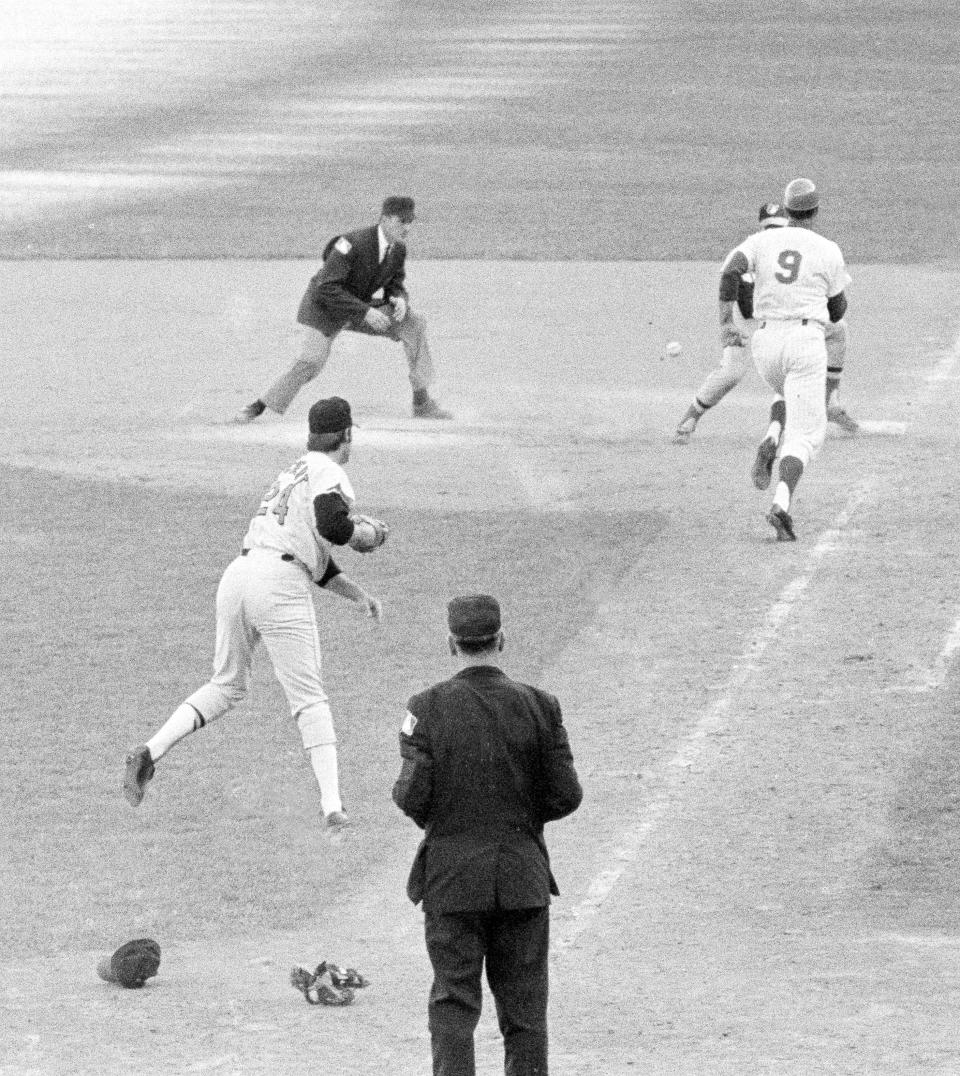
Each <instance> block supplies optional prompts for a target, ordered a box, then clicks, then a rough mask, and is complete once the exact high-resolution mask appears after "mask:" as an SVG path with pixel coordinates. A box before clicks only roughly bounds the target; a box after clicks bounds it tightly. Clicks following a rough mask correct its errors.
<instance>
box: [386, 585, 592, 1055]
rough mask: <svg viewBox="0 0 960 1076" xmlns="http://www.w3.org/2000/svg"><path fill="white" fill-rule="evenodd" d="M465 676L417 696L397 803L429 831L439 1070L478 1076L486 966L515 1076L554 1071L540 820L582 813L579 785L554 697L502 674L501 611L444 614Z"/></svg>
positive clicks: (417, 889)
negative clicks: (475, 1037) (549, 1062)
mask: <svg viewBox="0 0 960 1076" xmlns="http://www.w3.org/2000/svg"><path fill="white" fill-rule="evenodd" d="M447 613H448V624H449V628H450V636H449V647H450V653H451V654H452V655H453V656H454V657H455V658H456V659H457V661H458V663H459V665H460V671H459V672H458V673H457V674H456V675H455V676H453V677H451V678H450V679H449V680H444V681H442V682H441V683H439V684H435V685H434V686H433V687H431V688H428V689H427V690H426V691H423V692H421V693H420V694H418V695H414V697H413V698H412V699H411V700H410V702H409V704H408V710H407V715H406V717H405V719H404V723H403V728H402V730H401V732H400V754H401V757H402V759H403V764H402V768H401V771H400V776H399V778H398V779H397V781H396V784H395V785H394V786H393V799H394V802H395V803H396V804H397V806H398V807H399V808H400V809H401V810H402V811H403V812H404V813H405V814H407V815H409V816H410V817H411V818H412V819H413V820H414V822H416V823H417V825H418V826H420V827H421V829H424V830H426V833H425V835H424V838H423V840H422V841H421V843H420V847H419V849H418V850H417V854H416V858H415V860H414V863H413V868H412V870H411V872H410V879H409V882H408V884H407V892H408V894H409V896H410V899H411V900H412V901H413V902H414V903H415V904H416V903H419V902H420V901H423V910H424V915H425V920H424V929H425V934H426V943H427V952H428V954H429V956H430V962H431V964H432V965H433V973H434V981H433V987H432V989H431V991H430V1002H429V1023H430V1037H431V1042H432V1046H433V1072H434V1076H473V1074H474V1072H475V1064H474V1043H473V1035H474V1031H475V1029H476V1026H477V1022H478V1020H479V1018H480V1006H481V997H482V991H481V974H482V972H483V967H484V963H485V964H486V971H487V981H488V982H489V984H490V989H491V991H492V993H493V996H494V1000H495V1002H496V1006H497V1018H498V1021H499V1024H500V1030H501V1032H502V1034H503V1042H504V1059H505V1064H504V1069H505V1072H506V1073H507V1076H534V1074H536V1076H546V1073H547V959H548V949H549V913H550V909H549V905H550V895H551V894H557V893H558V892H559V891H558V889H557V884H556V882H555V881H554V878H553V874H552V872H551V870H550V861H549V857H548V855H547V847H546V844H545V843H544V839H543V826H544V823H545V822H550V821H552V820H554V819H557V818H563V817H564V815H568V814H570V813H571V812H572V811H575V810H576V808H577V807H578V806H579V804H580V800H581V798H582V795H583V793H582V790H581V788H580V782H579V780H578V779H577V773H576V770H575V769H574V766H573V756H572V754H571V752H570V745H569V743H568V741H567V733H566V730H565V729H564V727H563V722H562V719H561V715H560V706H559V704H558V702H557V700H556V699H555V698H554V697H553V696H552V695H549V694H547V692H545V691H541V690H539V689H538V688H535V687H531V686H529V685H528V684H521V683H518V682H517V681H515V680H511V679H510V677H508V676H507V675H506V673H504V672H503V670H502V669H501V668H500V665H499V655H500V652H501V651H502V650H503V631H502V630H501V627H500V607H499V605H498V603H497V601H496V599H495V598H493V597H490V596H489V595H486V594H478V595H471V596H468V597H459V598H454V599H453V600H452V601H451V602H450V603H449V606H448V608H447Z"/></svg>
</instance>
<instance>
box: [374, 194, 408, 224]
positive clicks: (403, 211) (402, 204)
mask: <svg viewBox="0 0 960 1076" xmlns="http://www.w3.org/2000/svg"><path fill="white" fill-rule="evenodd" d="M380 212H381V213H382V214H383V216H385V217H399V218H400V219H401V220H402V221H403V223H404V224H409V223H410V222H411V221H413V220H415V219H416V218H415V217H414V215H413V199H412V198H410V197H408V196H407V195H406V194H391V195H388V196H387V197H386V198H384V200H383V205H382V206H381V208H380Z"/></svg>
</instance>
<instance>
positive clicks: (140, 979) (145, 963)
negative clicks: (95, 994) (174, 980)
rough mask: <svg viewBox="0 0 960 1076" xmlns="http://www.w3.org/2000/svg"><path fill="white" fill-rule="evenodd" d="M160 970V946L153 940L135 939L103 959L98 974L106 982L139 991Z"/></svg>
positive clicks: (98, 967) (98, 966)
mask: <svg viewBox="0 0 960 1076" xmlns="http://www.w3.org/2000/svg"><path fill="white" fill-rule="evenodd" d="M159 968H160V946H159V945H158V944H157V943H156V942H155V941H154V940H153V938H134V940H133V941H128V942H124V943H123V945H121V946H120V948H119V949H117V951H116V952H115V953H113V954H112V955H110V956H105V957H101V959H100V962H99V963H98V964H97V974H98V975H99V976H100V978H101V979H103V980H104V982H108V983H119V984H120V985H121V986H125V987H127V988H129V989H138V988H139V987H141V986H143V984H144V983H145V982H146V981H147V979H152V978H153V976H154V975H156V974H157V971H158V970H159Z"/></svg>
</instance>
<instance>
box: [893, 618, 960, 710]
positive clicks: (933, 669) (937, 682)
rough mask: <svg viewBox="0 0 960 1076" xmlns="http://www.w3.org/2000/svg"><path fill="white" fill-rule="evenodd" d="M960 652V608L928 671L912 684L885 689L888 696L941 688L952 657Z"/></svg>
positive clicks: (921, 692)
mask: <svg viewBox="0 0 960 1076" xmlns="http://www.w3.org/2000/svg"><path fill="white" fill-rule="evenodd" d="M958 650H960V606H958V607H957V610H956V619H955V620H954V622H953V626H952V627H951V628H950V630H949V631H948V632H947V636H946V639H945V640H944V643H943V646H942V647H941V648H940V653H939V654H938V655H937V658H936V661H934V663H933V664H932V665H931V666H930V668H929V669H924V670H922V671H921V672H920V673H919V674H918V675H917V678H916V680H915V682H913V683H909V684H896V685H894V686H893V687H888V688H887V693H888V694H898V693H899V694H905V695H910V694H923V693H925V692H927V691H936V690H938V689H939V688H941V687H943V685H944V682H945V681H946V679H947V675H948V673H949V672H950V667H951V665H952V664H953V657H954V655H955V654H956V653H957V651H958Z"/></svg>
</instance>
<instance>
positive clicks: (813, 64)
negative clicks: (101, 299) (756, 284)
mask: <svg viewBox="0 0 960 1076" xmlns="http://www.w3.org/2000/svg"><path fill="white" fill-rule="evenodd" d="M51 2H52V0H35V3H34V4H33V5H31V9H30V12H27V13H24V14H23V15H22V16H21V17H20V18H19V19H18V20H17V23H16V24H15V26H14V32H12V33H11V34H10V37H9V40H10V43H9V45H8V47H7V49H6V51H5V52H4V59H5V60H6V61H7V62H6V63H4V64H0V93H2V94H3V97H4V116H3V119H2V120H0V131H2V133H3V134H4V139H3V144H2V146H0V206H2V207H3V208H4V210H5V211H6V213H5V221H4V228H3V230H2V233H0V255H2V256H6V257H27V258H30V257H85V256H91V257H179V256H189V257H201V258H208V257H253V258H263V257H315V256H316V252H317V251H318V250H319V249H322V246H323V244H324V243H325V241H326V240H327V238H328V237H329V235H330V234H331V233H332V232H334V231H336V230H338V229H342V228H346V227H350V226H355V225H359V224H361V223H363V222H364V221H365V220H366V219H367V217H368V216H370V215H371V214H373V213H374V212H375V210H376V207H378V206H379V204H380V201H381V199H382V197H383V195H384V194H385V193H386V192H387V191H388V190H393V189H401V188H402V189H405V190H409V191H411V192H412V193H414V194H416V196H417V198H418V201H419V204H420V208H421V218H422V222H421V225H420V226H419V227H418V229H417V230H416V232H415V236H414V249H415V251H416V253H417V254H418V255H419V256H422V257H428V258H480V259H490V258H522V259H534V260H543V259H547V260H556V259H574V260H580V259H591V260H609V259H627V260H639V259H661V260H666V261H672V260H675V259H710V260H716V259H719V258H721V257H722V256H723V254H724V253H726V251H727V250H728V249H729V248H730V247H731V246H732V245H733V242H734V241H735V240H736V239H737V237H739V236H740V235H741V234H742V233H744V231H745V230H746V229H747V228H748V227H749V226H750V225H751V224H752V223H753V221H754V219H755V213H756V207H757V206H759V205H760V203H761V202H763V201H766V200H768V199H769V198H772V197H775V196H776V195H777V194H778V192H779V191H781V190H782V189H783V185H784V184H785V183H786V182H787V181H788V180H789V179H791V178H793V176H795V175H808V174H809V175H812V176H813V177H814V178H815V179H816V180H817V181H818V182H819V183H820V184H821V186H822V188H823V191H824V195H825V204H824V213H823V221H824V226H825V227H826V228H827V230H828V232H829V233H830V235H831V236H832V237H833V238H835V239H836V240H837V241H838V242H839V243H840V244H841V246H842V248H843V249H844V250H845V251H846V253H847V256H848V258H850V259H851V260H853V261H869V262H888V261H896V262H904V263H916V262H927V261H936V262H947V263H949V264H952V265H956V259H957V250H958V249H960V223H958V222H960V217H958V214H957V212H956V202H957V199H956V191H957V187H958V183H957V168H956V161H957V159H958V157H960V123H958V120H957V115H956V108H955V107H954V96H955V58H956V55H957V51H958V43H960V11H958V7H957V5H956V4H955V3H953V2H952V0H924V2H923V3H918V2H915V0H908V2H898V3H895V4H892V5H891V3H889V2H888V0H856V2H846V3H842V4H824V3H820V2H814V0H804V2H800V3H797V4H794V5H792V6H791V7H789V8H786V7H784V6H782V5H780V6H777V7H771V5H769V4H760V3H757V2H755V0H753V2H747V3H744V2H739V3H730V2H728V0H716V2H712V3H689V2H684V0H642V2H640V0H637V2H633V0H630V2H625V0H563V2H560V0H548V2H544V0H489V2H485V3H483V4H479V3H474V2H469V3H463V4H457V5H456V6H455V7H451V6H449V5H444V4H439V3H437V2H436V0H421V2H418V3H415V4H410V3H403V4H401V3H398V2H396V0H394V2H392V3H391V2H385V3H378V4H376V5H373V4H371V3H368V2H367V0H362V2H361V0H352V2H351V3H350V4H345V3H341V2H339V0H336V2H335V0H328V2H327V3H325V4H324V6H323V9H322V14H321V13H318V11H317V8H316V5H315V4H314V3H309V2H307V0H245V3H244V4H243V5H237V4H236V3H235V2H233V0H211V2H209V3H205V4H203V5H201V6H199V7H195V8H192V7H191V6H190V5H186V4H183V3H182V2H181V0H156V2H154V3H152V4H149V5H147V4H144V3H143V2H142V0H135V2H131V3H130V4H125V5H121V6H119V7H115V8H109V9H104V7H103V5H99V6H98V7H97V9H95V10H91V8H90V5H89V4H87V5H81V6H80V7H79V9H78V11H76V12H75V13H74V17H73V18H72V20H71V25H70V27H69V30H65V31H64V39H63V44H62V45H60V46H58V48H59V51H58V50H57V49H54V48H53V47H52V44H51V39H50V37H49V34H50V33H51V32H52V30H51V27H52V26H54V25H56V24H57V23H56V20H57V17H58V16H57V14H55V13H54V14H52V15H51V17H50V24H51V25H50V27H48V28H47V33H46V35H44V33H43V32H42V30H43V27H42V14H43V12H44V10H45V8H47V7H49V5H50V3H51ZM38 16H39V19H38ZM91 25H93V26H94V27H95V28H96V29H95V31H92V30H91ZM91 37H92V38H93V42H91V41H90V38H91ZM71 44H72V45H73V47H72V48H71ZM18 45H19V48H18ZM64 54H66V59H64ZM38 87H39V88H40V90H38V89H37V88H38Z"/></svg>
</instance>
